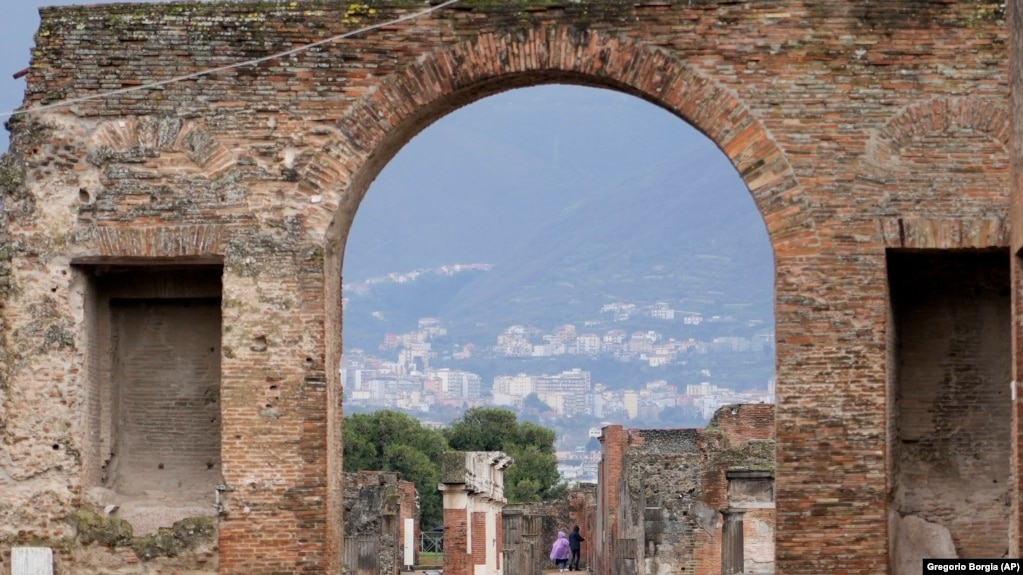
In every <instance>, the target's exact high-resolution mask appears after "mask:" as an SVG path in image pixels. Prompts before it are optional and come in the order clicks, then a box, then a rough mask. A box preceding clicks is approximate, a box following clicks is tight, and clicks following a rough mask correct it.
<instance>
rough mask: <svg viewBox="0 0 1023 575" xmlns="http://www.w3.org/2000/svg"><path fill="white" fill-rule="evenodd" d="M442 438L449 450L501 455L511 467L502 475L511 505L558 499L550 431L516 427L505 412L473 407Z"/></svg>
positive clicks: (522, 425) (528, 424) (560, 490)
mask: <svg viewBox="0 0 1023 575" xmlns="http://www.w3.org/2000/svg"><path fill="white" fill-rule="evenodd" d="M444 435H445V436H446V437H447V440H448V445H449V446H450V447H451V449H456V450H459V451H503V452H505V453H507V454H508V455H510V456H511V457H512V459H514V460H515V463H513V464H512V466H511V467H509V468H508V470H507V471H506V472H505V474H504V485H505V490H504V491H505V496H506V497H507V498H508V501H509V502H511V503H528V502H533V501H543V500H547V499H556V498H558V497H561V496H562V495H563V494H564V492H565V488H564V486H562V485H559V483H558V481H559V479H560V476H559V475H558V459H557V456H556V455H555V453H554V439H555V433H554V430H551V429H548V428H546V427H542V426H539V425H536V424H535V423H531V422H528V421H526V422H522V423H519V422H518V421H517V419H516V417H515V413H514V412H512V411H509V410H507V409H496V408H485V407H474V408H471V409H469V410H467V411H466V412H465V414H463V415H462V417H460V418H459V419H456V420H455V421H453V422H451V426H450V427H448V428H447V429H446V430H445V432H444Z"/></svg>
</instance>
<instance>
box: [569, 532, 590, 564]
mask: <svg viewBox="0 0 1023 575" xmlns="http://www.w3.org/2000/svg"><path fill="white" fill-rule="evenodd" d="M583 541H586V539H584V538H583V536H582V535H579V526H578V525H576V526H575V527H573V528H572V534H571V535H569V536H568V548H569V549H571V550H572V559H570V560H569V562H568V570H569V571H578V570H579V548H580V545H581V544H582V542H583Z"/></svg>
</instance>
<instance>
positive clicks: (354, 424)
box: [344, 410, 448, 528]
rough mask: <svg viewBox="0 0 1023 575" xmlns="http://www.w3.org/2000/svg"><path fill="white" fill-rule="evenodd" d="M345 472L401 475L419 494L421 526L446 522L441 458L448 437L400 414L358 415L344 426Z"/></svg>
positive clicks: (385, 411)
mask: <svg viewBox="0 0 1023 575" xmlns="http://www.w3.org/2000/svg"><path fill="white" fill-rule="evenodd" d="M344 444H345V448H344V454H345V458H344V466H345V471H364V470H371V471H397V472H398V473H400V474H401V477H402V479H405V480H408V481H411V482H413V483H414V484H415V485H416V490H417V491H419V501H420V512H421V516H420V523H421V525H423V526H425V527H426V528H433V527H434V526H435V525H438V524H439V523H441V522H442V521H443V508H442V506H441V494H440V491H438V489H437V485H438V484H439V483H440V463H439V462H440V461H441V455H442V454H443V453H444V452H445V451H446V450H447V449H448V447H447V441H446V440H445V438H444V435H443V434H441V433H440V432H439V431H436V430H433V429H428V428H425V427H423V426H422V424H420V423H419V421H418V420H416V419H413V418H412V417H409V416H408V415H405V414H404V413H400V412H397V411H389V410H383V411H376V412H373V413H357V414H354V415H350V416H348V417H346V418H345V422H344Z"/></svg>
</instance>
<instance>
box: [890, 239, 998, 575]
mask: <svg viewBox="0 0 1023 575" xmlns="http://www.w3.org/2000/svg"><path fill="white" fill-rule="evenodd" d="M1009 264H1010V255H1009V252H1008V250H1006V249H995V250H956V251H936V250H927V251H890V252H889V253H888V281H889V288H890V297H891V316H890V322H891V329H890V330H889V337H890V341H889V366H890V369H889V374H890V377H891V380H890V391H889V393H890V394H892V396H891V397H890V406H891V408H892V409H891V413H892V417H893V418H894V421H893V422H892V423H893V425H891V426H890V428H889V429H890V433H891V434H892V435H893V437H891V441H890V446H891V450H890V457H891V458H892V460H891V461H890V462H889V466H890V467H889V468H890V469H891V473H892V477H893V482H892V486H893V491H892V494H891V497H892V511H893V516H892V544H893V552H894V553H893V572H894V573H909V572H915V573H919V572H920V558H922V557H955V556H958V557H964V558H965V557H971V558H982V557H1004V556H1005V554H1006V552H1007V551H1008V543H1009V481H1010V467H1009V461H1010V459H1011V436H1010V429H1011V417H1012V413H1011V403H1010V393H1011V392H1010V387H1009V384H1010V379H1011V361H1012V341H1011V297H1010V293H1011V291H1010V270H1009Z"/></svg>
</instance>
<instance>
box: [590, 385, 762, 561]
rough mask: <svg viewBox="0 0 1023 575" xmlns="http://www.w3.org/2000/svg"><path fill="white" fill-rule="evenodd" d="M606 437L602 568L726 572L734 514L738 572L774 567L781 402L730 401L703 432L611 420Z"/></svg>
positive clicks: (602, 479) (603, 440) (600, 538)
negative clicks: (777, 425)
mask: <svg viewBox="0 0 1023 575" xmlns="http://www.w3.org/2000/svg"><path fill="white" fill-rule="evenodd" d="M601 443H602V448H603V458H602V460H601V467H600V472H601V475H600V481H599V490H600V494H601V495H600V496H598V500H597V509H596V516H597V517H598V518H601V517H606V519H605V520H604V521H603V525H602V526H601V528H600V529H602V531H600V532H599V535H598V537H595V538H594V539H595V540H596V541H597V545H598V547H597V548H596V549H595V553H596V555H597V556H598V559H597V561H596V563H595V570H594V572H595V573H597V574H599V575H639V574H643V575H655V574H658V573H664V572H671V571H679V572H685V573H722V572H724V571H723V570H722V564H723V557H727V556H729V554H728V553H726V552H725V550H726V549H729V543H730V538H732V537H733V535H732V534H729V533H727V531H728V529H726V523H727V522H728V520H729V517H731V521H732V522H733V527H734V528H735V529H737V530H739V531H740V532H741V533H742V536H741V538H738V537H736V540H735V544H734V547H735V550H734V551H733V552H732V553H731V556H733V557H736V558H738V559H737V560H738V565H740V566H741V567H738V569H741V570H742V571H736V572H747V573H771V572H774V567H775V565H774V551H775V550H774V534H775V500H774V468H775V454H774V448H775V441H774V406H773V405H764V404H760V405H735V406H726V407H723V408H721V409H720V410H719V411H718V412H717V413H716V414H715V416H714V418H713V419H712V420H711V423H710V424H709V425H708V426H707V428H706V429H702V430H701V429H628V430H626V429H622V428H621V426H616V425H612V426H608V427H605V428H604V430H603V434H602V436H601ZM612 493H613V494H614V497H612V496H611V494H612ZM612 503H613V504H614V506H612ZM598 523H600V521H599V520H598ZM729 572H731V571H729Z"/></svg>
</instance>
